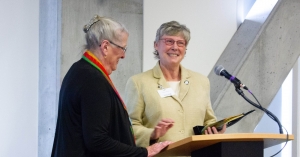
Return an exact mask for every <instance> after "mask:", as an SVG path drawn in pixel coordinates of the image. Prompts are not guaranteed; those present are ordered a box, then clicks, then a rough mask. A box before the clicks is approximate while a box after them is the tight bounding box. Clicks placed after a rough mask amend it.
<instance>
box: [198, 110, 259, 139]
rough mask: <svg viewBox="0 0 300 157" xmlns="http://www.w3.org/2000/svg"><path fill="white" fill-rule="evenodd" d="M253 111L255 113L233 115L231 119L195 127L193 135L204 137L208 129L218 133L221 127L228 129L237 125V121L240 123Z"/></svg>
mask: <svg viewBox="0 0 300 157" xmlns="http://www.w3.org/2000/svg"><path fill="white" fill-rule="evenodd" d="M253 111H255V110H251V111H249V112H246V113H242V114H239V115H235V116H231V117H228V118H224V119H222V120H220V121H217V122H215V123H211V124H208V125H206V126H195V127H194V128H193V129H194V133H195V135H204V134H205V130H206V129H207V128H208V127H216V129H217V130H218V131H220V130H222V128H223V125H226V127H227V128H228V127H230V126H232V125H234V124H235V123H237V122H238V121H240V120H241V119H242V118H244V117H245V116H247V115H248V114H250V113H252V112H253Z"/></svg>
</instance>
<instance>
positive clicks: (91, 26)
mask: <svg viewBox="0 0 300 157" xmlns="http://www.w3.org/2000/svg"><path fill="white" fill-rule="evenodd" d="M83 31H84V32H85V33H86V34H85V40H86V45H84V47H85V49H88V50H91V49H96V48H97V47H98V46H99V45H100V43H101V42H102V41H103V40H110V41H114V42H121V41H120V34H121V33H124V32H125V33H127V34H129V33H128V30H127V29H126V28H125V26H124V25H123V24H121V23H119V22H116V21H114V20H112V19H110V18H107V17H100V16H99V15H95V16H94V17H93V18H92V19H91V20H90V22H89V23H88V24H86V25H84V27H83Z"/></svg>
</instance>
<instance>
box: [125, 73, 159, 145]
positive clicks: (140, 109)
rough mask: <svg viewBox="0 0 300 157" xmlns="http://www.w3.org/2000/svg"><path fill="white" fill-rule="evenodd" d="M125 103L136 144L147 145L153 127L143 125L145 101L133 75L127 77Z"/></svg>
mask: <svg viewBox="0 0 300 157" xmlns="http://www.w3.org/2000/svg"><path fill="white" fill-rule="evenodd" d="M125 104H126V105H127V110H128V114H129V116H130V119H131V122H132V127H133V131H134V135H135V138H136V144H137V146H140V147H147V146H149V142H150V135H151V133H152V132H153V130H154V129H153V128H147V127H145V126H144V125H143V118H144V111H145V102H144V99H143V95H142V94H141V89H140V88H139V86H138V85H137V83H136V81H135V80H134V78H133V77H131V78H129V80H128V81H127V83H126V87H125Z"/></svg>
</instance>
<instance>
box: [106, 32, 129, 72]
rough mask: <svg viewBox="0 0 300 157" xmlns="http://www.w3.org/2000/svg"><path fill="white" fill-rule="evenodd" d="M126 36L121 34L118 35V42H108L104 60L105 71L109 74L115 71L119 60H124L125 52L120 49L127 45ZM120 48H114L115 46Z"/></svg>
mask: <svg viewBox="0 0 300 157" xmlns="http://www.w3.org/2000/svg"><path fill="white" fill-rule="evenodd" d="M127 40H128V34H127V33H125V32H123V33H121V34H120V42H116V41H113V43H110V42H108V53H107V56H106V58H105V60H106V65H105V68H106V71H107V72H108V74H111V73H112V71H115V70H116V69H117V65H118V63H119V60H120V58H121V59H123V58H125V51H124V50H123V49H122V48H121V47H123V48H125V47H126V45H127ZM115 44H116V45H118V46H120V47H118V46H116V45H115Z"/></svg>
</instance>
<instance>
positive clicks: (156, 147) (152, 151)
mask: <svg viewBox="0 0 300 157" xmlns="http://www.w3.org/2000/svg"><path fill="white" fill-rule="evenodd" d="M171 143H172V142H171V141H164V142H159V143H155V144H153V145H151V146H148V147H147V151H148V157H153V156H154V155H156V154H158V153H159V152H160V151H161V150H162V149H164V148H165V147H167V146H168V145H169V144H171Z"/></svg>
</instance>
